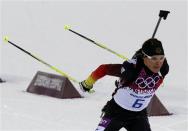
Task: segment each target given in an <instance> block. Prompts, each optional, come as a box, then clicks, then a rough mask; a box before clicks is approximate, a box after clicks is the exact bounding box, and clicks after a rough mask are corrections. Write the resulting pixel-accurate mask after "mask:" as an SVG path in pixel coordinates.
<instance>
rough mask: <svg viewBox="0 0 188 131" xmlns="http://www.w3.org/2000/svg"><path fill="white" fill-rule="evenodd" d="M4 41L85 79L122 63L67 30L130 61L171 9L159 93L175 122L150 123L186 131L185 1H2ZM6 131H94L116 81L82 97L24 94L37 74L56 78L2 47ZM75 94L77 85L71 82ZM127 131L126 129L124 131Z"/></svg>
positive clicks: (163, 33) (0, 108)
mask: <svg viewBox="0 0 188 131" xmlns="http://www.w3.org/2000/svg"><path fill="white" fill-rule="evenodd" d="M0 8H1V27H0V29H1V40H2V37H3V36H5V35H7V36H9V40H10V41H12V42H14V43H15V44H17V45H19V46H20V47H22V48H24V49H25V50H27V51H29V52H31V53H32V54H34V55H36V56H37V57H39V58H41V59H42V60H44V61H45V62H47V63H49V64H51V65H53V66H55V67H57V68H58V69H60V70H62V71H64V72H66V73H67V74H69V75H70V76H72V77H74V78H75V79H77V80H78V81H82V80H84V79H86V78H87V76H88V75H89V74H90V73H91V72H92V71H93V70H94V69H96V68H97V67H98V66H99V65H100V64H104V63H122V62H123V60H122V59H121V58H119V57H117V56H115V55H114V54H112V53H110V52H108V51H106V50H104V49H101V48H99V47H97V46H96V45H94V44H92V43H90V42H89V41H87V40H85V39H83V38H81V37H79V36H77V35H75V34H73V33H71V32H69V31H66V30H64V25H67V24H68V25H70V26H71V29H73V30H75V31H77V32H79V33H81V34H83V35H86V36H87V37H89V38H92V39H93V40H95V41H97V42H101V43H103V44H104V45H106V46H107V47H109V48H110V49H113V50H115V51H116V52H118V53H120V54H123V55H125V56H126V57H128V58H131V56H132V55H133V54H134V52H135V51H136V50H137V49H138V48H140V47H141V45H142V43H143V42H144V41H145V40H146V39H148V38H150V37H151V36H152V33H153V30H154V28H155V26H156V24H157V21H158V13H159V10H161V9H163V10H169V11H170V14H169V16H168V18H167V19H166V20H161V23H160V26H159V29H158V31H157V34H156V38H158V39H160V40H161V41H162V42H163V46H164V49H165V54H166V57H167V59H168V63H169V65H170V72H169V74H168V75H167V77H166V79H165V82H164V84H163V86H161V87H160V88H159V90H158V91H157V93H156V95H157V96H158V97H159V99H160V101H161V102H162V103H163V104H164V105H165V107H166V108H167V109H168V111H169V112H171V113H173V115H170V116H157V117H149V121H150V124H151V128H152V131H188V126H187V123H188V100H187V94H188V89H187V80H188V78H187V73H188V72H187V2H186V1H160V2H158V1H153V2H151V1H137V0H134V1H125V0H122V1H115V0H111V1H107V0H106V1H97V0H92V1H87V0H81V1H76V0H71V1H68V0H67V1H66V0H63V1H60V0H55V1H53V0H46V1H45V0H40V1H37V0H33V1H25V0H19V1H18V0H7V1H6V0H2V1H1V2H0ZM0 51H1V53H0V57H1V59H0V60H1V61H0V62H1V63H0V69H1V72H0V78H2V79H4V80H6V82H5V83H1V84H0V96H1V97H0V98H1V103H0V115H1V116H0V117H1V119H0V120H1V121H0V130H2V131H30V130H34V131H42V130H47V131H94V130H95V129H96V127H97V125H98V123H99V122H100V115H101V109H102V107H103V106H104V105H105V103H106V102H107V100H109V99H111V94H112V92H113V91H114V89H115V86H114V81H115V80H116V79H118V78H115V77H110V76H106V77H104V78H102V79H100V80H99V81H97V82H96V84H95V85H94V90H95V93H93V94H87V93H81V94H82V95H83V96H84V98H75V99H58V98H54V97H49V96H44V95H36V94H32V93H28V92H26V89H27V88H28V86H29V84H30V82H31V81H32V79H33V77H34V76H35V74H36V72H37V71H43V72H47V73H53V74H58V73H57V72H55V71H54V70H52V69H50V68H48V67H47V66H45V65H44V64H42V63H40V62H38V61H37V60H35V59H33V58H32V57H30V56H28V55H27V54H25V53H24V52H22V51H20V50H18V49H17V48H15V47H13V46H12V45H10V44H6V43H5V42H1V43H0ZM72 83H73V84H74V86H75V88H76V89H78V90H79V86H78V85H77V84H76V83H74V82H72ZM121 131H125V129H121Z"/></svg>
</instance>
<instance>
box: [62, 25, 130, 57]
mask: <svg viewBox="0 0 188 131" xmlns="http://www.w3.org/2000/svg"><path fill="white" fill-rule="evenodd" d="M64 29H65V30H68V31H70V32H72V33H74V34H76V35H78V36H80V37H82V38H84V39H86V40H88V41H90V42H91V43H93V44H95V45H97V46H99V47H101V48H103V49H105V50H107V51H109V52H111V53H113V54H115V55H116V56H118V57H120V58H122V59H124V60H128V58H127V57H125V56H123V55H121V54H119V53H117V52H115V51H113V50H111V49H109V48H108V47H106V46H105V45H103V44H101V43H98V42H96V41H94V40H92V39H90V38H88V37H86V36H84V35H82V34H80V33H78V32H76V31H74V30H72V29H71V28H70V26H68V25H65V26H64Z"/></svg>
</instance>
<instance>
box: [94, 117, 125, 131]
mask: <svg viewBox="0 0 188 131" xmlns="http://www.w3.org/2000/svg"><path fill="white" fill-rule="evenodd" d="M122 127H123V122H122V121H119V120H117V119H114V118H107V117H103V118H102V119H101V121H100V123H99V125H98V127H97V129H96V130H95V131H118V130H120V129H121V128H122Z"/></svg>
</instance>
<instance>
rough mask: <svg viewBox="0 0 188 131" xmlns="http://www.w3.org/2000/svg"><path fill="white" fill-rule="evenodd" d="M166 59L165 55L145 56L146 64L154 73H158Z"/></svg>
mask: <svg viewBox="0 0 188 131" xmlns="http://www.w3.org/2000/svg"><path fill="white" fill-rule="evenodd" d="M164 60H165V56H164V55H154V56H147V55H146V56H145V57H144V64H145V65H146V66H147V67H148V68H149V69H150V70H151V71H152V72H154V73H158V72H159V71H160V69H161V67H162V65H163V62H164Z"/></svg>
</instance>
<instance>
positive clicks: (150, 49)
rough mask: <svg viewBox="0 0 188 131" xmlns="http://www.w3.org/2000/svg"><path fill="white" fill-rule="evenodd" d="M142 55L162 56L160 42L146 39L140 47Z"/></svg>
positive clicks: (162, 51)
mask: <svg viewBox="0 0 188 131" xmlns="http://www.w3.org/2000/svg"><path fill="white" fill-rule="evenodd" d="M142 53H143V54H146V55H148V56H153V55H164V49H163V46H162V43H161V41H159V40H157V39H155V38H151V39H148V40H147V41H145V42H144V43H143V45H142Z"/></svg>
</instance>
